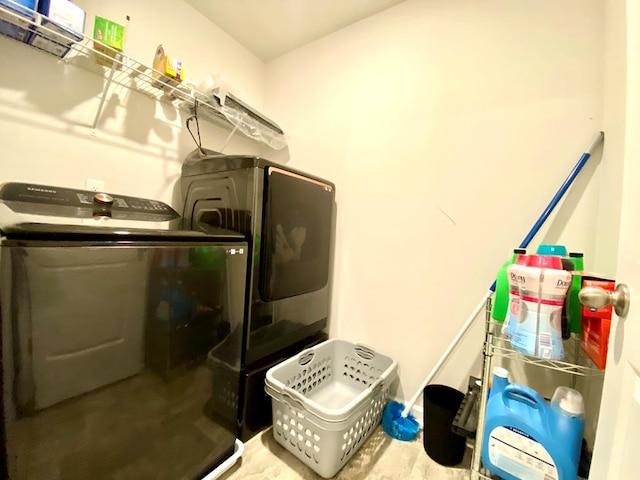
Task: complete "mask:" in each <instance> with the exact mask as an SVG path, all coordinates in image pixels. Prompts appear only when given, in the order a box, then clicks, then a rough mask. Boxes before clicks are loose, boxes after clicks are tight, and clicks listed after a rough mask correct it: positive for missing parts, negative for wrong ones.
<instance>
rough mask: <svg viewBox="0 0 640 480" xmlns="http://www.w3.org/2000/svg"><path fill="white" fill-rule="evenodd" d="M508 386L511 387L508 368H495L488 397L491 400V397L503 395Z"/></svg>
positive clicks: (488, 389)
mask: <svg viewBox="0 0 640 480" xmlns="http://www.w3.org/2000/svg"><path fill="white" fill-rule="evenodd" d="M507 385H509V371H508V370H507V369H506V368H502V367H494V369H493V374H492V375H491V383H490V384H489V387H488V388H487V395H488V396H489V398H491V395H497V394H498V393H501V392H502V391H503V390H504V389H505V388H506V387H507Z"/></svg>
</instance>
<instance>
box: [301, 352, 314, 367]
mask: <svg viewBox="0 0 640 480" xmlns="http://www.w3.org/2000/svg"><path fill="white" fill-rule="evenodd" d="M315 356H316V354H315V352H314V351H313V349H311V348H307V349H306V350H303V351H301V352H300V353H299V354H298V364H299V365H300V366H301V367H303V366H305V365H306V364H308V363H311V361H312V360H313V357H315Z"/></svg>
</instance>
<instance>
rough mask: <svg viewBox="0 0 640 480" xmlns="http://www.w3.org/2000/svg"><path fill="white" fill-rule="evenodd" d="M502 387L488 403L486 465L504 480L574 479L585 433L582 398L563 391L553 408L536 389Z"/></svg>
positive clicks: (575, 392) (567, 389) (496, 390)
mask: <svg viewBox="0 0 640 480" xmlns="http://www.w3.org/2000/svg"><path fill="white" fill-rule="evenodd" d="M499 385H500V387H499V388H496V384H494V385H493V388H492V389H491V394H490V396H489V401H488V403H487V415H486V422H485V431H484V437H483V442H482V443H483V447H482V462H483V464H484V466H485V467H486V468H488V469H489V470H490V471H491V472H493V473H495V474H496V475H498V476H500V477H501V478H503V479H505V480H543V479H544V480H575V479H576V478H577V476H578V462H579V460H580V448H581V445H582V434H583V432H584V404H583V401H582V395H580V393H579V392H577V391H576V390H572V389H570V388H568V387H559V388H558V389H557V390H556V393H555V394H554V396H553V400H552V402H551V405H550V404H548V403H547V401H546V400H545V399H544V398H542V397H541V396H540V395H539V394H538V393H537V392H536V391H535V390H533V389H532V388H529V387H526V386H524V385H518V384H510V385H505V382H503V383H501V384H499ZM563 395H564V396H565V397H564V399H563ZM566 395H568V396H569V398H567V397H566Z"/></svg>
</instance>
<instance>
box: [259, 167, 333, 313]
mask: <svg viewBox="0 0 640 480" xmlns="http://www.w3.org/2000/svg"><path fill="white" fill-rule="evenodd" d="M265 184H266V185H265V203H264V215H265V219H264V221H263V224H262V238H263V242H262V259H263V262H262V263H261V265H260V296H261V297H262V300H263V301H266V302H269V301H273V300H278V299H281V298H287V297H293V296H296V295H301V294H304V293H309V292H314V291H316V290H320V289H321V288H323V287H324V286H325V285H326V284H327V282H328V280H329V264H330V253H331V238H332V228H333V204H334V196H335V192H334V189H333V187H332V186H331V185H329V184H326V183H323V182H320V181H318V180H315V179H311V178H308V177H305V176H302V175H300V174H297V173H294V172H289V171H286V170H282V169H279V168H277V167H268V168H267V172H266V182H265Z"/></svg>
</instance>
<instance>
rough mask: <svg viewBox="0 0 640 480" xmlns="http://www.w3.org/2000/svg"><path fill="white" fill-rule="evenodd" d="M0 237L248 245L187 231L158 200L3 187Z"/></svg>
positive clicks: (218, 232)
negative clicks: (173, 240)
mask: <svg viewBox="0 0 640 480" xmlns="http://www.w3.org/2000/svg"><path fill="white" fill-rule="evenodd" d="M0 231H1V232H2V234H3V235H5V236H7V237H11V238H17V237H19V238H40V239H44V238H47V239H49V238H56V239H61V238H68V237H72V238H73V239H79V238H78V237H82V238H83V239H89V238H93V239H105V237H109V239H110V240H127V239H133V238H144V239H146V240H150V239H152V238H158V239H163V240H169V239H173V238H179V239H181V240H190V241H203V242H211V241H212V240H216V241H218V240H224V241H241V240H243V239H244V237H242V236H241V235H239V234H237V233H234V232H231V231H227V230H223V229H215V230H214V229H212V230H211V231H210V232H207V233H202V232H193V231H188V230H187V231H185V230H182V219H181V217H180V215H179V214H178V213H177V212H176V211H175V210H174V209H173V208H171V207H170V206H169V205H167V204H166V203H163V202H160V201H157V200H151V199H146V198H137V197H128V196H124V195H117V194H110V193H104V192H99V193H97V192H91V191H87V190H75V189H70V188H61V187H54V186H47V185H35V184H28V183H15V182H11V183H5V184H3V185H1V186H0ZM114 237H115V238H114Z"/></svg>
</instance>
